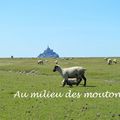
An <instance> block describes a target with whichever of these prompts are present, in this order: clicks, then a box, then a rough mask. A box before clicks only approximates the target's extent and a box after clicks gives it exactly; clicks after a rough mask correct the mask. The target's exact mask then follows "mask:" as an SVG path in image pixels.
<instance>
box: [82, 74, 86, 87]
mask: <svg viewBox="0 0 120 120" xmlns="http://www.w3.org/2000/svg"><path fill="white" fill-rule="evenodd" d="M81 77H82V78H83V79H84V86H86V80H87V79H86V77H85V76H84V75H82V76H81Z"/></svg>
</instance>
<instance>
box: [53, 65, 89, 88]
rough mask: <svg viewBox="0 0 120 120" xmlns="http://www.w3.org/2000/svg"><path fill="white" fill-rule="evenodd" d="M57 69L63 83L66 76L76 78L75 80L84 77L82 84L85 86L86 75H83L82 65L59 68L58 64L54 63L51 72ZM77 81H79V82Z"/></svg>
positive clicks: (65, 80) (66, 80) (65, 81)
mask: <svg viewBox="0 0 120 120" xmlns="http://www.w3.org/2000/svg"><path fill="white" fill-rule="evenodd" d="M55 71H58V72H59V73H60V74H61V76H62V77H63V78H64V84H63V87H64V86H65V84H66V83H67V82H68V78H76V79H77V81H79V80H80V82H81V80H82V78H83V79H84V86H86V80H87V79H86V77H85V76H84V74H85V71H86V69H85V68H83V67H70V68H63V69H62V68H61V67H60V66H59V65H56V66H55V67H54V69H53V72H55ZM80 82H79V83H80Z"/></svg>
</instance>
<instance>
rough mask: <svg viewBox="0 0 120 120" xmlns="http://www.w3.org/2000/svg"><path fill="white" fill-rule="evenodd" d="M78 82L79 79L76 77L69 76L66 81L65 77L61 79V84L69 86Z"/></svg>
mask: <svg viewBox="0 0 120 120" xmlns="http://www.w3.org/2000/svg"><path fill="white" fill-rule="evenodd" d="M79 84H80V80H77V79H76V78H70V79H68V80H67V81H65V79H63V81H62V86H63V85H64V86H65V85H69V86H70V87H72V85H76V86H78V85H79Z"/></svg>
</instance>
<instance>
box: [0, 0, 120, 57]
mask: <svg viewBox="0 0 120 120" xmlns="http://www.w3.org/2000/svg"><path fill="white" fill-rule="evenodd" d="M119 6H120V1H119V0H1V1H0V57H9V56H11V55H13V56H15V57H36V56H38V54H39V53H41V52H43V50H44V49H46V48H47V46H48V45H49V46H50V48H52V49H54V51H56V52H57V53H58V54H59V55H60V56H61V57H65V56H67V57H69V56H73V57H81V56H82V57H84V56H85V57H95V56H120V7H119Z"/></svg>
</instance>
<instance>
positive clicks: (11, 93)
mask: <svg viewBox="0 0 120 120" xmlns="http://www.w3.org/2000/svg"><path fill="white" fill-rule="evenodd" d="M117 59H118V60H119V61H120V58H117ZM43 60H45V59H43ZM47 60H48V62H45V63H44V65H40V64H39V65H38V64H37V61H38V59H37V58H14V59H9V58H1V59H0V120H120V95H119V96H117V97H116V96H114V95H113V94H114V93H120V63H118V64H112V65H107V64H106V61H105V60H104V58H74V59H69V60H66V59H58V63H59V65H60V66H61V67H71V66H83V67H85V68H86V69H87V71H86V74H85V75H86V77H87V86H86V87H83V81H82V82H81V84H80V85H79V86H73V87H69V86H67V85H66V86H65V87H62V86H61V81H62V80H63V78H62V77H61V76H60V74H59V73H58V72H53V67H54V65H55V62H54V61H55V59H47ZM18 91H19V92H18ZM45 91H46V92H48V93H52V92H54V93H64V94H66V93H68V92H69V97H65V96H63V97H54V98H51V97H36V96H35V97H30V96H29V95H30V94H31V93H34V92H36V93H37V92H38V93H43V92H45ZM105 92H109V93H111V94H110V96H109V97H108V98H106V97H103V96H102V97H100V96H97V93H100V94H102V93H105ZM18 93H19V94H18ZM72 93H76V94H77V93H81V94H82V95H81V96H80V97H79V96H77V95H75V96H74V95H73V96H72ZM84 93H92V94H93V96H92V97H90V96H88V97H84ZM25 94H26V97H25ZM15 95H16V97H15ZM27 95H28V96H27ZM112 95H113V96H112ZM117 95H118V94H117Z"/></svg>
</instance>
